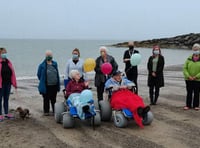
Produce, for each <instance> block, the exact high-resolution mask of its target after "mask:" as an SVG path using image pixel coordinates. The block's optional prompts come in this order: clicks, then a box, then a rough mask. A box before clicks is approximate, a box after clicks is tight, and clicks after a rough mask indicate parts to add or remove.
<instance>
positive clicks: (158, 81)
mask: <svg viewBox="0 0 200 148" xmlns="http://www.w3.org/2000/svg"><path fill="white" fill-rule="evenodd" d="M153 58H154V56H150V57H149V60H148V63H147V69H148V81H147V85H148V86H149V87H150V86H151V85H152V83H153V82H154V81H156V84H157V86H158V87H163V86H164V75H163V69H164V65H165V60H164V57H163V56H162V55H159V57H158V63H157V68H156V71H155V73H156V78H155V77H153V76H152V72H153V71H152V67H153Z"/></svg>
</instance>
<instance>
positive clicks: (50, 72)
mask: <svg viewBox="0 0 200 148" xmlns="http://www.w3.org/2000/svg"><path fill="white" fill-rule="evenodd" d="M37 77H38V79H39V86H38V90H39V92H40V94H42V96H43V111H44V115H45V116H48V115H49V109H50V102H51V106H52V110H53V113H54V104H55V103H56V96H57V92H59V91H60V77H59V72H58V65H57V62H56V61H53V54H52V52H51V51H49V50H48V51H46V56H45V60H44V61H43V62H42V63H41V64H40V65H39V67H38V72H37Z"/></svg>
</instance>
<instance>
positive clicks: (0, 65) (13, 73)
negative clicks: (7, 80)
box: [0, 58, 17, 88]
mask: <svg viewBox="0 0 200 148" xmlns="http://www.w3.org/2000/svg"><path fill="white" fill-rule="evenodd" d="M1 62H2V59H1V58H0V88H2V76H1V69H2V64H1ZM8 66H9V67H10V69H11V71H12V76H11V83H12V85H13V86H14V87H15V88H17V80H16V75H15V71H14V68H13V66H12V63H11V62H10V60H8Z"/></svg>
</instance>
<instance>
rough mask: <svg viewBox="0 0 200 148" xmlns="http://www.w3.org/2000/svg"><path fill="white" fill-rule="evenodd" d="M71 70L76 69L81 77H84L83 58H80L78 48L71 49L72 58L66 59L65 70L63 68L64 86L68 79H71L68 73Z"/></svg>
mask: <svg viewBox="0 0 200 148" xmlns="http://www.w3.org/2000/svg"><path fill="white" fill-rule="evenodd" d="M71 70H78V71H79V73H80V76H81V79H82V80H83V79H84V69H83V60H82V59H80V51H79V49H78V48H75V49H74V50H73V51H72V58H71V59H69V60H68V61H67V65H66V70H65V79H64V87H66V85H67V83H68V82H69V80H71V78H70V76H69V74H70V71H71Z"/></svg>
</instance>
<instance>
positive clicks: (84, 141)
mask: <svg viewBox="0 0 200 148" xmlns="http://www.w3.org/2000/svg"><path fill="white" fill-rule="evenodd" d="M164 75H165V87H163V88H162V89H161V90H160V97H159V99H158V105H156V106H151V111H152V112H153V114H154V121H153V122H152V124H151V125H149V126H145V127H144V129H141V128H139V127H138V126H137V125H136V124H135V122H134V121H129V124H128V126H127V127H126V128H117V127H115V126H114V123H113V122H112V121H110V122H102V124H101V126H99V127H96V128H95V130H93V128H92V127H91V126H89V125H87V124H85V123H83V122H81V121H80V120H78V119H77V120H76V125H75V127H74V128H72V129H64V128H63V127H62V125H61V124H58V123H56V122H55V120H54V117H53V116H43V111H42V105H43V100H42V97H41V96H40V95H39V93H38V90H37V85H38V80H19V81H18V86H19V88H18V91H17V93H16V92H14V94H12V95H11V96H10V109H11V110H13V109H16V108H17V107H18V106H21V107H23V108H29V109H30V112H31V117H30V118H29V119H26V120H22V119H20V118H16V119H14V120H4V121H3V122H1V123H0V141H1V144H0V147H1V148H8V147H10V148H13V147H14V148H27V147H29V148H47V147H48V148H64V147H69V148H70V147H75V148H76V147H77V148H80V147H82V148H84V147H96V148H101V147H103V148H107V147H108V148H111V147H114V148H133V147H134V148H162V147H165V148H179V147H181V148H190V147H191V148H199V147H200V142H199V141H200V136H199V135H200V111H195V110H188V111H184V110H183V106H184V105H185V96H186V90H185V82H184V79H183V74H182V66H181V65H178V66H170V67H166V68H165V71H164ZM138 84H139V94H140V95H141V96H142V97H143V98H144V101H145V103H146V104H149V99H148V87H147V72H146V71H145V70H144V71H139V80H138ZM91 86H92V90H93V91H94V96H96V88H95V87H94V86H93V84H91ZM62 88H63V86H62ZM95 98H96V97H95ZM63 100H64V97H63V94H62V92H59V93H58V96H57V101H59V102H62V101H63Z"/></svg>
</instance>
